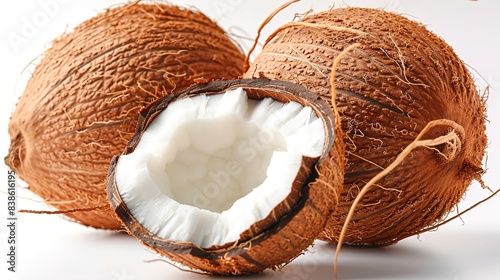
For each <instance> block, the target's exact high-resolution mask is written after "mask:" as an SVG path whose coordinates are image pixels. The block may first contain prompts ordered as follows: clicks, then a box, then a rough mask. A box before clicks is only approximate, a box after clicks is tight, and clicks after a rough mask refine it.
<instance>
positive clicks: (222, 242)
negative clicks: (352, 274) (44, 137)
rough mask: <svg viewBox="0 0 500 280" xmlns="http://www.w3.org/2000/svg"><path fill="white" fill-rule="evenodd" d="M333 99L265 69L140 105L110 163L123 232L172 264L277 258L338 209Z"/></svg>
mask: <svg viewBox="0 0 500 280" xmlns="http://www.w3.org/2000/svg"><path fill="white" fill-rule="evenodd" d="M336 124H337V123H336V120H335V117H334V115H333V113H332V111H331V109H330V107H329V106H328V105H327V104H326V103H325V102H324V101H322V100H321V99H320V98H319V97H317V96H316V95H314V94H312V93H311V92H309V91H307V90H305V89H304V88H302V87H300V86H298V85H295V84H292V83H287V82H281V81H270V80H268V79H243V80H231V81H215V82H209V83H203V84H198V85H196V86H193V87H192V88H190V89H188V90H185V91H182V92H180V93H178V94H176V95H170V96H165V97H163V98H161V99H159V100H157V101H156V102H154V103H153V104H151V105H150V106H148V107H147V108H146V109H144V110H143V111H142V112H141V115H140V120H139V126H138V129H137V131H136V134H135V135H134V137H133V138H132V139H131V141H130V142H129V144H128V146H127V148H126V149H125V151H124V152H123V153H122V155H120V156H119V157H115V158H114V159H113V160H112V162H111V164H110V169H109V177H108V197H109V200H110V203H111V205H112V207H113V208H114V209H115V212H116V214H117V216H118V217H119V218H120V219H121V220H122V222H123V224H124V226H125V228H126V229H127V231H128V232H129V233H131V234H132V235H134V236H135V237H136V238H138V239H139V240H140V241H141V242H142V243H143V244H145V245H146V246H148V247H150V248H151V249H153V250H154V251H156V252H158V253H160V254H161V255H163V256H166V257H168V258H169V259H170V260H172V261H173V262H176V263H180V264H182V265H185V266H187V267H190V268H191V269H194V270H198V271H203V272H207V273H209V274H217V275H229V274H233V275H238V274H248V273H254V272H259V271H262V270H264V269H266V268H272V269H276V268H279V267H281V266H283V265H285V264H287V263H288V262H290V261H291V260H293V259H294V258H296V257H297V256H298V255H299V254H301V253H302V252H303V251H304V250H306V249H307V248H308V246H310V245H311V244H312V243H313V241H314V239H315V238H316V237H317V236H318V234H319V233H320V232H321V230H322V229H323V227H324V226H325V223H326V221H327V218H328V216H329V215H330V213H331V211H332V209H335V205H336V204H337V201H336V200H335V199H334V198H335V197H337V193H338V192H339V188H341V186H342V182H343V172H342V170H343V167H344V158H343V145H342V143H341V142H339V140H338V139H340V138H341V137H336V135H335V134H336V133H338V130H336V127H339V125H338V124H337V125H336Z"/></svg>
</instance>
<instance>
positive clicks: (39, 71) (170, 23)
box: [5, 2, 244, 229]
mask: <svg viewBox="0 0 500 280" xmlns="http://www.w3.org/2000/svg"><path fill="white" fill-rule="evenodd" d="M243 60H244V55H243V54H242V53H241V51H240V50H239V48H238V47H237V46H235V45H234V44H233V43H232V41H231V40H230V39H229V38H227V37H226V35H225V33H224V31H223V30H222V29H221V28H220V27H218V26H217V24H216V23H214V22H212V21H211V20H210V19H209V18H207V17H206V16H204V15H203V14H201V13H199V12H194V11H190V10H187V9H181V8H178V7H174V6H169V5H164V4H154V5H149V4H142V3H138V2H135V3H132V4H128V5H124V6H118V7H114V8H112V9H108V10H106V11H105V12H102V13H100V14H98V15H97V16H95V17H94V18H91V19H89V20H87V21H85V22H83V23H82V24H80V25H78V26H77V27H76V28H75V29H74V30H73V31H72V32H70V33H68V34H65V35H64V36H62V37H60V38H59V39H57V40H55V41H54V42H53V44H52V45H51V47H50V48H49V49H48V50H47V51H46V52H45V53H44V55H43V58H42V59H41V60H40V62H39V64H38V65H37V66H36V68H35V70H34V72H33V74H32V76H31V78H30V79H29V81H28V83H27V85H26V88H25V91H24V93H23V94H22V96H21V97H20V99H19V102H18V104H17V106H16V108H15V111H14V112H13V114H12V117H11V119H10V124H9V134H10V138H11V146H10V149H9V153H8V155H7V157H6V158H5V162H6V164H7V165H8V166H9V167H10V168H12V169H13V170H15V171H16V173H17V174H18V175H19V177H20V178H21V179H22V180H24V181H25V182H26V183H27V184H28V185H29V190H31V191H32V192H33V193H35V194H37V195H38V196H40V197H41V198H43V199H44V200H45V201H46V203H48V204H49V205H52V206H53V207H55V208H56V209H58V210H59V211H56V213H67V216H68V217H70V218H72V219H74V220H77V221H79V222H81V223H82V224H84V225H88V226H92V227H96V228H114V229H117V228H119V227H120V223H119V221H118V220H117V219H116V218H115V217H114V212H113V211H112V210H111V209H110V208H109V206H107V207H106V208H105V209H100V207H98V206H99V205H107V199H106V177H107V170H108V165H109V162H110V160H111V158H112V156H113V155H118V154H120V153H121V152H122V150H123V149H124V147H125V145H126V144H127V142H128V141H129V140H130V137H131V136H132V135H133V134H134V132H135V129H136V126H137V116H138V114H139V110H140V109H141V108H143V107H145V106H146V105H148V104H149V103H151V102H152V101H153V100H155V99H157V98H159V97H161V96H163V95H166V94H170V93H171V92H172V91H175V90H182V89H184V88H186V87H188V86H189V85H191V84H193V83H194V80H195V79H197V78H201V77H203V78H205V79H208V80H211V79H214V78H223V77H225V78H236V77H238V76H239V75H241V74H242V72H243V70H242V62H243ZM92 209H95V211H92V212H88V211H85V210H92Z"/></svg>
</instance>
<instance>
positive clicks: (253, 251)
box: [108, 79, 345, 275]
mask: <svg viewBox="0 0 500 280" xmlns="http://www.w3.org/2000/svg"><path fill="white" fill-rule="evenodd" d="M238 87H242V88H243V89H244V90H245V91H247V93H248V95H249V98H252V99H263V98H266V97H271V98H273V99H275V100H278V101H280V102H288V101H296V102H299V103H301V104H302V105H304V106H309V107H311V108H312V109H313V110H314V111H315V112H316V113H317V115H318V117H320V118H321V119H322V120H323V121H324V124H325V134H326V135H325V140H326V142H325V146H324V149H323V153H322V155H321V156H320V157H319V158H308V157H304V158H303V163H302V167H301V168H300V171H299V173H298V174H297V177H296V178H295V180H294V184H293V187H292V191H291V192H290V194H289V196H288V197H287V198H286V199H285V200H284V201H283V202H281V203H280V204H279V205H277V206H276V207H275V208H274V210H273V211H272V213H270V214H269V215H268V216H267V217H266V218H265V219H264V220H261V221H258V222H256V223H254V224H253V225H252V226H251V227H250V228H249V229H248V230H246V231H245V232H242V233H241V234H240V239H239V240H237V241H236V242H234V243H230V244H225V245H221V246H212V247H210V248H200V247H199V246H196V245H194V244H192V243H189V242H179V241H175V240H169V239H163V238H159V237H158V236H155V235H153V234H151V233H150V232H149V231H147V230H146V229H145V228H144V227H142V225H140V224H139V223H138V221H137V220H136V219H135V218H134V217H133V215H132V214H131V212H130V210H129V208H128V207H127V205H126V204H125V203H124V202H123V200H122V199H121V195H120V193H119V186H117V184H116V180H115V169H116V166H117V164H119V157H114V158H113V160H112V162H111V165H110V170H109V177H108V197H109V201H110V204H111V205H112V207H113V208H114V209H115V211H116V214H117V216H118V217H119V218H120V219H121V220H122V221H123V224H124V226H125V228H126V230H127V231H128V232H129V233H130V234H132V235H133V236H135V237H136V238H138V239H139V240H140V241H141V242H142V243H143V244H144V245H146V246H147V247H149V248H151V249H152V250H154V251H156V252H158V253H159V254H161V255H163V256H166V257H167V258H169V259H170V260H172V261H174V262H176V263H180V264H182V265H185V266H187V267H189V268H191V269H193V270H197V271H203V272H207V273H209V274H212V275H241V274H250V273H256V272H260V271H263V270H265V269H267V268H271V269H280V268H281V267H282V266H284V265H286V264H287V263H289V262H290V261H292V260H293V259H295V258H296V257H297V256H299V255H300V254H302V253H303V252H304V251H305V250H306V249H307V248H308V247H309V246H310V245H311V244H312V243H313V241H314V240H315V239H316V237H317V235H318V234H319V233H320V232H321V231H322V230H323V228H324V226H325V224H326V222H327V220H328V217H329V215H330V214H331V213H332V211H333V210H334V209H335V206H336V205H337V195H338V193H339V191H340V188H341V187H342V181H343V168H344V164H345V159H344V157H343V153H344V150H343V144H342V141H341V139H342V137H338V136H339V135H341V131H340V127H338V126H337V127H336V126H335V120H334V116H333V114H332V112H331V110H330V108H329V106H328V105H327V104H326V103H325V102H323V101H322V100H321V99H320V98H319V97H317V96H315V95H314V94H312V93H310V92H308V91H307V90H305V89H304V88H302V87H300V86H298V85H295V84H292V83H287V82H282V81H269V80H268V79H242V80H231V81H216V82H209V83H203V84H199V85H197V86H194V87H192V88H190V89H188V90H186V91H183V92H181V93H179V94H176V95H170V96H166V97H164V98H162V99H160V100H158V101H156V102H154V103H153V104H151V105H150V106H149V107H148V108H146V109H145V110H144V111H142V112H141V120H140V122H139V126H138V130H137V133H136V134H135V136H134V137H133V138H132V140H131V141H130V143H129V144H128V146H127V148H126V149H125V151H124V153H123V154H129V153H131V152H132V151H133V150H134V149H135V147H136V145H137V144H138V143H139V141H140V138H141V135H142V134H143V132H144V131H145V130H146V129H147V126H148V125H149V123H150V122H151V121H152V120H153V119H154V117H155V116H156V115H157V114H158V113H160V112H161V111H162V110H164V109H165V108H166V107H168V105H169V104H170V103H171V102H173V101H175V100H178V99H181V98H186V97H189V96H194V95H198V94H206V95H213V94H222V93H224V92H226V91H227V90H231V89H235V88H238ZM335 133H340V134H335ZM248 172H251V171H248ZM145 203H147V202H145ZM242 214H244V213H242Z"/></svg>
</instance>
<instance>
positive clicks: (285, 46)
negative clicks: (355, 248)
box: [244, 8, 487, 246]
mask: <svg viewBox="0 0 500 280" xmlns="http://www.w3.org/2000/svg"><path fill="white" fill-rule="evenodd" d="M353 44H357V46H356V47H355V48H354V49H353V50H351V51H350V52H348V53H347V54H346V55H344V56H343V57H342V58H341V60H340V62H339V64H338V66H337V69H336V72H335V77H334V83H335V88H336V96H335V98H334V99H335V100H334V102H332V101H331V99H332V93H331V88H332V85H331V83H330V81H329V76H330V74H331V70H332V62H333V61H334V58H335V57H337V56H338V55H339V54H340V53H341V52H342V51H343V50H344V49H346V48H347V47H349V46H352V45H353ZM256 76H265V77H268V78H271V79H280V80H288V81H292V82H295V83H297V84H300V85H303V86H304V87H306V88H308V89H309V90H311V91H313V92H315V93H316V94H318V95H319V96H321V97H322V98H323V99H324V100H326V101H327V102H330V104H332V106H334V105H335V106H336V108H337V109H338V112H339V114H340V116H341V118H342V129H343V131H344V142H345V145H346V157H347V165H346V173H345V178H344V188H343V191H342V193H341V196H340V204H339V207H338V209H337V212H336V214H334V215H332V219H331V220H330V221H329V223H328V226H327V227H326V229H325V231H324V232H323V233H322V235H321V239H324V240H328V241H331V242H334V243H336V242H338V241H339V234H340V232H341V229H342V227H343V223H344V221H345V220H346V218H347V214H348V212H349V209H350V208H351V205H352V203H353V201H354V200H355V198H356V197H357V196H358V194H359V193H360V192H361V191H362V190H361V188H363V186H365V185H366V184H367V183H368V182H369V181H370V180H371V179H372V178H373V177H375V176H376V175H377V174H379V173H380V172H381V171H382V170H385V169H386V168H387V167H388V166H389V165H390V164H391V163H393V162H394V161H395V160H396V158H397V157H398V155H399V154H400V153H401V152H402V151H403V150H404V149H405V147H407V146H408V145H410V144H411V143H412V142H413V141H414V140H415V139H416V138H417V136H418V135H419V134H420V133H421V132H422V131H423V130H424V128H425V127H426V125H427V124H428V123H430V122H432V121H435V120H440V119H443V120H448V121H451V122H453V123H455V124H457V126H454V127H450V126H448V125H439V126H434V127H433V128H432V129H430V130H429V131H427V132H426V133H425V134H424V135H421V136H420V137H421V138H422V140H426V139H437V138H439V137H442V136H444V135H447V134H448V133H449V132H450V131H451V129H453V130H455V131H456V132H457V137H456V139H457V140H458V142H459V144H460V149H459V150H456V154H454V156H453V157H449V156H448V155H449V154H450V152H451V150H450V149H449V148H450V145H448V144H446V143H443V144H442V145H438V146H435V147H433V148H432V149H429V148H425V147H423V148H416V149H413V150H412V151H411V152H410V153H409V154H408V155H407V156H406V158H405V159H404V160H403V161H402V162H401V163H399V164H398V166H397V167H395V168H394V169H393V170H392V171H391V172H390V173H389V174H386V175H385V176H384V177H383V178H381V179H380V180H378V181H377V183H376V185H375V186H372V187H371V188H370V190H369V191H367V192H366V193H364V195H363V196H362V198H360V201H359V205H358V206H357V208H356V211H355V212H354V215H353V217H352V219H351V221H350V223H349V226H348V230H347V232H346V234H345V239H344V240H345V242H346V243H348V244H357V245H367V246H386V245H390V244H393V243H396V242H398V241H399V240H401V239H403V238H406V237H409V236H412V235H415V234H418V233H420V232H422V230H423V229H425V228H429V227H432V226H433V225H435V224H437V223H440V222H441V221H442V220H443V219H444V218H445V217H446V215H447V214H448V213H449V212H450V211H452V210H453V209H454V207H455V206H456V205H457V203H458V202H459V201H460V200H461V199H462V197H463V195H464V193H465V192H466V190H467V188H468V186H469V185H470V184H471V181H472V180H474V179H480V177H481V175H482V174H483V172H484V170H483V168H482V158H483V155H484V151H485V147H486V144H487V140H486V135H485V106H484V100H482V98H481V96H480V95H479V94H478V92H477V90H476V87H475V85H474V80H473V79H472V77H471V75H470V73H469V71H468V69H467V67H466V66H465V64H464V63H463V62H462V61H461V60H460V59H459V57H458V56H457V55H456V54H455V53H454V51H453V49H452V48H451V47H450V46H449V45H448V44H446V42H444V41H443V40H442V39H441V38H439V37H438V36H436V35H435V34H433V33H432V32H430V31H429V30H427V29H426V28H425V26H424V25H422V24H419V23H417V22H414V21H411V20H409V19H407V18H405V17H403V16H401V15H398V14H395V13H390V12H386V11H383V10H379V9H368V8H338V9H331V10H329V11H324V12H320V13H316V14H309V15H307V16H306V17H304V18H303V19H302V20H300V21H298V22H292V23H289V24H285V25H283V26H282V27H280V28H278V29H277V30H276V31H275V32H274V33H273V34H272V35H271V36H269V38H268V39H267V41H266V43H265V45H264V47H263V50H262V52H261V53H260V54H259V55H258V56H257V57H256V59H255V61H254V62H253V63H252V65H251V66H250V68H249V69H248V70H247V72H246V74H245V75H244V77H256ZM457 127H461V129H458V130H456V129H455V128H457ZM452 150H453V149H452Z"/></svg>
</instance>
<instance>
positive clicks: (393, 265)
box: [0, 0, 500, 280]
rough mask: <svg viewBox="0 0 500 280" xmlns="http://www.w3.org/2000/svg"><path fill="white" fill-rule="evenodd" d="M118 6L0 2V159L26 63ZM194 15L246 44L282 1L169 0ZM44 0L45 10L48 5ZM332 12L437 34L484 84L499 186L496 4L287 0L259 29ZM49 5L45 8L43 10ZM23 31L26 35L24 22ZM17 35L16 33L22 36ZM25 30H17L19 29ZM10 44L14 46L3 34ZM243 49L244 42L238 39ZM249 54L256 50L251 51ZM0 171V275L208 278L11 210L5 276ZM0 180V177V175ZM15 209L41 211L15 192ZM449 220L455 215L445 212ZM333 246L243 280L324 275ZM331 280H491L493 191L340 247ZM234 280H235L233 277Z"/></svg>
mask: <svg viewBox="0 0 500 280" xmlns="http://www.w3.org/2000/svg"><path fill="white" fill-rule="evenodd" d="M123 2H124V1H123V0H120V1H112V0H105V1H103V0H100V1H98V0H91V1H89V0H87V1H81V0H64V1H63V0H23V1H8V2H7V1H4V2H2V6H3V7H2V9H1V11H0V29H1V33H0V34H1V40H0V42H1V43H0V46H1V52H0V55H1V60H0V71H1V74H0V79H1V80H0V97H1V99H2V101H1V102H0V104H1V106H2V108H1V110H0V114H1V115H0V135H1V138H0V140H1V142H0V156H1V158H3V157H4V156H5V155H6V154H7V149H8V145H9V137H8V134H7V124H8V118H9V116H10V114H11V112H12V110H13V108H14V106H15V103H16V100H17V98H18V97H19V96H20V95H21V94H22V92H23V89H24V85H25V83H26V81H27V79H28V78H29V75H30V70H32V69H33V65H32V64H31V62H32V61H33V60H34V59H36V58H37V57H38V56H39V55H41V54H43V52H44V50H45V49H46V48H47V47H48V46H49V44H50V42H51V41H52V39H54V38H56V37H57V36H59V35H60V34H61V33H62V32H64V31H65V30H71V28H72V27H74V26H75V25H77V24H78V23H80V22H82V21H83V20H85V19H88V18H89V17H91V16H94V15H95V14H96V13H97V12H99V11H102V10H103V9H104V8H107V7H109V6H111V5H114V4H117V3H123ZM187 2H189V3H190V4H189V5H191V6H195V7H197V9H199V10H201V11H203V12H204V13H205V14H207V15H208V16H209V17H211V18H212V19H214V20H215V21H217V22H218V23H219V24H220V25H221V26H222V27H223V28H224V29H226V30H229V31H230V33H234V34H240V35H243V36H246V37H249V38H254V37H255V34H256V29H257V27H258V25H259V24H260V23H261V22H262V21H263V19H264V18H265V17H266V16H267V15H268V14H269V13H270V12H271V11H273V10H274V9H275V8H277V7H278V6H280V5H281V4H282V3H284V2H285V1H264V0H260V1H243V0H215V1H201V0H199V1H194V0H193V1H170V3H175V4H185V3H187ZM48 4H51V5H48ZM333 4H335V5H336V6H342V5H349V6H367V7H382V8H385V9H386V10H391V11H396V12H400V13H403V14H405V15H407V16H408V17H410V18H412V19H414V20H417V21H420V22H423V23H425V24H426V25H427V26H428V28H429V29H431V30H433V31H434V32H435V33H437V34H438V35H439V36H441V37H442V38H444V39H445V40H446V41H447V42H448V43H449V44H450V45H451V46H452V47H453V48H454V49H455V51H456V52H457V54H458V55H459V56H460V57H461V58H462V60H463V61H464V62H466V63H467V64H468V65H469V66H470V67H471V69H473V70H472V71H473V74H474V76H475V77H476V79H477V84H478V86H480V88H481V89H482V90H484V89H485V87H486V86H485V85H486V84H487V83H489V85H490V86H491V88H490V97H489V100H488V121H489V122H488V131H487V134H488V137H489V147H488V154H487V158H486V159H487V160H485V166H486V167H487V169H488V172H487V174H486V175H485V176H484V177H483V179H484V180H485V182H486V183H487V184H488V185H490V186H491V187H492V189H495V190H496V189H498V188H499V187H500V172H499V171H500V170H499V169H500V165H499V164H498V162H500V146H499V145H500V143H499V142H500V132H497V131H496V127H497V126H498V124H499V122H500V112H499V111H498V110H496V108H495V104H498V102H499V101H500V100H499V98H500V97H499V96H498V95H499V93H500V70H498V67H499V65H500V54H499V53H500V31H499V30H500V29H499V26H500V4H499V3H498V1H495V0H479V1H467V0H449V1H444V0H442V1H431V0H425V1H424V0H420V1H411V0H405V1H403V0H402V1H395V0H386V1H382V0H380V1H375V0H365V1H354V0H352V1H347V0H345V1H342V2H341V1H318V0H316V1H314V0H308V1H307V0H304V1H301V2H300V3H296V4H293V5H292V6H290V7H288V8H287V9H286V10H284V11H282V12H281V13H280V14H279V15H278V16H276V17H275V18H274V19H273V21H271V23H270V24H269V25H268V26H267V27H266V28H265V29H264V31H263V36H262V40H261V41H263V40H264V39H265V38H266V37H267V35H268V34H269V33H271V32H272V31H273V30H274V29H275V28H276V27H278V26H280V25H282V24H284V23H286V22H289V21H291V20H292V19H293V17H294V15H295V14H297V13H298V14H300V13H303V12H305V11H307V10H309V9H311V8H312V9H314V10H315V11H320V10H323V9H326V8H328V7H329V6H331V5H333ZM49 6H50V8H47V7H49ZM30 24H31V25H32V27H34V28H31V29H30V30H31V32H26V26H27V25H30ZM23 30H24V31H23ZM23 32H24V33H23ZM13 37H16V38H17V39H19V38H21V39H22V40H20V41H19V40H18V41H16V42H13V41H12V40H11V38H13ZM238 40H239V41H240V43H241V45H242V46H243V48H244V49H245V50H247V49H248V46H249V45H250V44H251V41H250V40H246V39H238ZM257 51H258V50H257ZM1 166H2V170H1V171H0V174H1V175H0V182H1V180H3V182H5V183H3V182H1V183H0V186H1V187H0V221H2V222H0V255H1V257H0V279H106V280H110V279H113V280H132V279H152V280H153V279H181V280H182V279H210V278H207V276H202V275H198V274H194V273H188V272H183V271H180V270H178V269H176V268H174V267H172V266H170V265H169V264H167V263H165V262H159V261H156V262H149V261H150V260H155V259H159V257H158V256H157V255H155V254H153V253H151V252H150V251H148V250H147V249H145V247H143V246H142V245H141V244H139V242H137V241H136V240H135V239H133V238H132V237H130V236H127V235H126V234H123V233H116V232H112V231H101V230H95V229H92V228H87V227H84V226H81V225H79V224H76V223H72V222H69V221H67V220H65V219H64V218H62V217H60V216H50V215H34V214H19V215H18V216H19V220H18V231H17V235H16V238H17V243H18V251H17V267H16V269H17V272H16V273H11V272H9V271H7V263H6V260H7V256H6V255H7V240H6V237H7V227H6V224H7V220H6V216H7V206H6V202H7V196H6V194H5V191H6V190H7V167H6V166H4V165H3V164H1ZM2 178H3V179H2ZM18 193H19V195H20V196H21V197H19V198H18V201H17V202H18V208H20V209H46V208H45V207H44V205H43V204H41V203H39V202H35V201H33V199H34V200H37V198H35V197H34V196H33V195H31V194H30V193H29V192H27V191H23V190H22V189H19V192H18ZM489 194H490V193H489V192H488V191H485V190H483V189H481V187H480V186H479V185H478V184H477V183H473V184H472V185H471V187H470V189H469V191H468V193H467V196H466V198H464V200H463V201H462V202H461V204H460V205H459V209H461V210H464V209H466V208H467V207H468V206H470V205H472V204H474V203H475V202H477V201H479V200H481V199H482V198H485V197H486V196H488V195H489ZM453 214H456V212H455V213H453ZM334 252H335V249H334V248H333V247H332V246H330V245H327V244H325V243H321V242H318V243H317V244H316V246H314V247H313V248H311V249H310V251H309V252H308V253H306V254H305V255H303V256H301V257H299V258H298V259H297V260H295V261H294V262H292V263H291V264H290V265H288V266H286V267H285V268H284V269H283V270H282V271H280V272H273V271H266V272H265V273H264V274H261V275H257V276H255V275H254V276H248V277H243V278H242V279H294V280H306V279H333V266H332V263H333V254H334ZM339 276H340V279H436V280H465V279H500V195H499V196H497V197H494V198H493V199H491V200H489V201H488V202H486V203H484V204H482V205H481V206H479V207H478V208H476V209H475V210H473V211H472V212H469V213H466V214H465V215H463V216H462V220H455V221H452V222H451V223H448V224H446V225H444V226H442V227H440V228H439V230H437V231H435V232H429V233H425V234H422V235H421V236H420V237H418V238H417V237H411V238H408V239H405V240H403V241H401V242H400V243H398V244H397V245H394V246H391V247H388V248H383V249H363V248H348V247H344V248H343V249H342V251H341V253H340V259H339ZM215 279H219V278H215ZM238 279H240V278H238Z"/></svg>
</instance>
